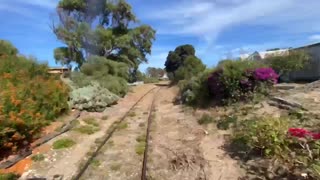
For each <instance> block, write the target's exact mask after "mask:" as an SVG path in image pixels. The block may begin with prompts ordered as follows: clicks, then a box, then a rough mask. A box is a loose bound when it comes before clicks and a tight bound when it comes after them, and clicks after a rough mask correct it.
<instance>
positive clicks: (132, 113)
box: [128, 111, 137, 117]
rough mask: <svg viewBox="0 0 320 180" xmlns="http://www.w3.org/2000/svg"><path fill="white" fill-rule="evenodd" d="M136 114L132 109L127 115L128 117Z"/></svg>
mask: <svg viewBox="0 0 320 180" xmlns="http://www.w3.org/2000/svg"><path fill="white" fill-rule="evenodd" d="M136 115H137V114H136V112H134V111H131V112H130V113H129V114H128V116H129V117H135V116H136Z"/></svg>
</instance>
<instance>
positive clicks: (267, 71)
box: [254, 68, 279, 84]
mask: <svg viewBox="0 0 320 180" xmlns="http://www.w3.org/2000/svg"><path fill="white" fill-rule="evenodd" d="M254 76H255V78H256V79H257V80H260V81H270V82H272V83H274V84H276V83H277V82H278V78H279V75H278V74H277V73H276V72H275V71H274V70H273V69H272V68H257V69H256V70H255V71H254Z"/></svg>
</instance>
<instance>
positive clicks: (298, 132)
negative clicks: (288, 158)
mask: <svg viewBox="0 0 320 180" xmlns="http://www.w3.org/2000/svg"><path fill="white" fill-rule="evenodd" d="M288 132H289V134H290V135H291V136H294V137H299V138H303V137H306V136H308V135H311V133H310V132H309V131H308V130H306V129H303V128H290V129H289V131H288Z"/></svg>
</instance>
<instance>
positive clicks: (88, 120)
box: [83, 117, 99, 127]
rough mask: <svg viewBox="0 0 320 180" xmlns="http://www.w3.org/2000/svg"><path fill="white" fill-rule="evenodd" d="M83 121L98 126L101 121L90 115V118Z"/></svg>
mask: <svg viewBox="0 0 320 180" xmlns="http://www.w3.org/2000/svg"><path fill="white" fill-rule="evenodd" d="M83 121H84V122H85V123H87V124H88V125H92V126H96V127H99V123H98V122H97V120H96V119H95V118H93V117H88V118H85V119H83Z"/></svg>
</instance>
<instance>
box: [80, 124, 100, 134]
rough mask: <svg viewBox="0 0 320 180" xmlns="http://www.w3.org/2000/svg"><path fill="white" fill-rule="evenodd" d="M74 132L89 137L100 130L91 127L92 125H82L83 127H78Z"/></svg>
mask: <svg viewBox="0 0 320 180" xmlns="http://www.w3.org/2000/svg"><path fill="white" fill-rule="evenodd" d="M75 130H76V131H78V132H80V133H81V134H88V135H91V134H94V133H96V132H98V131H99V130H100V128H98V127H96V126H92V125H84V126H80V127H78V128H76V129H75Z"/></svg>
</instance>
